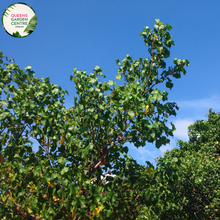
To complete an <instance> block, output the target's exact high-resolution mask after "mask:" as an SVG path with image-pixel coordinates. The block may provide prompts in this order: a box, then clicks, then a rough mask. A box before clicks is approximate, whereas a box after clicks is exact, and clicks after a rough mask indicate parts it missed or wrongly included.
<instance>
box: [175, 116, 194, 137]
mask: <svg viewBox="0 0 220 220" xmlns="http://www.w3.org/2000/svg"><path fill="white" fill-rule="evenodd" d="M194 122H195V121H194V120H193V119H192V118H187V119H178V120H176V121H174V125H175V127H176V131H174V132H173V134H174V137H175V138H177V139H180V140H182V141H188V140H189V137H188V126H189V125H191V124H193V123H194Z"/></svg>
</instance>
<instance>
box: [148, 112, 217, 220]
mask: <svg viewBox="0 0 220 220" xmlns="http://www.w3.org/2000/svg"><path fill="white" fill-rule="evenodd" d="M188 130H189V141H188V143H187V142H183V141H181V140H178V144H179V147H180V148H179V149H178V148H174V149H173V150H171V151H170V152H169V151H167V152H166V154H165V155H164V157H163V158H162V157H160V158H158V161H157V166H158V168H157V171H156V172H155V174H156V173H158V174H160V175H161V172H160V171H161V170H164V169H165V168H168V167H169V172H167V174H168V175H169V177H167V176H166V177H165V176H164V180H165V181H160V180H159V181H158V182H157V183H156V184H155V185H154V186H153V187H152V189H151V190H152V193H153V194H155V195H160V196H159V198H157V199H158V200H159V199H163V198H168V197H170V200H169V203H167V205H165V206H164V205H163V204H161V203H160V202H158V203H157V204H156V206H155V207H152V210H155V208H157V207H162V210H163V211H162V212H161V213H160V218H159V219H171V218H172V219H219V218H220V205H219V204H220V171H219V168H220V154H219V153H220V151H219V149H220V114H218V115H217V114H215V113H214V112H212V111H211V109H210V110H209V114H208V120H207V121H203V120H199V121H196V122H195V123H194V124H192V125H190V126H189V127H188ZM155 176H158V175H155ZM158 179H159V178H158ZM159 186H161V187H162V188H164V190H160V187H159ZM155 219H156V218H155Z"/></svg>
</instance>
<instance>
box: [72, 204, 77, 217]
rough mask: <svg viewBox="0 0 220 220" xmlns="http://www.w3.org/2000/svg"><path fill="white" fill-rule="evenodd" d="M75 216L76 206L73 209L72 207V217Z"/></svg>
mask: <svg viewBox="0 0 220 220" xmlns="http://www.w3.org/2000/svg"><path fill="white" fill-rule="evenodd" d="M75 216H76V208H75V207H73V209H72V217H73V218H74V217H75Z"/></svg>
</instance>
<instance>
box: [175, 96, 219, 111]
mask: <svg viewBox="0 0 220 220" xmlns="http://www.w3.org/2000/svg"><path fill="white" fill-rule="evenodd" d="M176 103H178V104H177V105H178V106H179V107H180V108H191V107H192V108H196V109H201V108H213V109H220V97H218V96H217V95H213V96H211V97H210V98H204V99H196V100H190V101H176Z"/></svg>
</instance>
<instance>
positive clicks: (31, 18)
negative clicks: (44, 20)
mask: <svg viewBox="0 0 220 220" xmlns="http://www.w3.org/2000/svg"><path fill="white" fill-rule="evenodd" d="M36 25H37V16H36V14H35V12H34V10H33V9H32V8H31V7H30V6H29V5H27V4H25V3H20V2H19V3H14V4H12V5H10V6H8V7H7V8H6V9H5V11H4V12H3V15H2V26H3V28H4V29H5V31H6V32H7V33H8V34H9V35H11V36H13V37H16V38H22V37H27V36H28V35H30V34H31V33H32V32H33V31H34V29H35V28H36Z"/></svg>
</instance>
